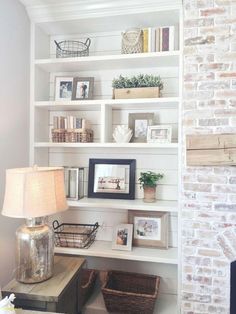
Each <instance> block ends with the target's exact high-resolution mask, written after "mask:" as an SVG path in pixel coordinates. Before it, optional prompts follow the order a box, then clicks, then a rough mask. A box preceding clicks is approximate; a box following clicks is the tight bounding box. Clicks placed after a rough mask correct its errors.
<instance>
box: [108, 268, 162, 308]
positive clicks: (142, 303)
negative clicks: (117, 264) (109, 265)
mask: <svg viewBox="0 0 236 314" xmlns="http://www.w3.org/2000/svg"><path fill="white" fill-rule="evenodd" d="M159 284H160V277H158V276H151V275H144V274H136V273H127V272H121V271H109V272H108V273H107V278H106V281H105V283H104V284H103V286H102V293H103V297H104V301H105V305H106V308H107V311H108V312H120V313H129V314H152V313H153V311H154V307H155V301H156V299H157V295H158V288H159Z"/></svg>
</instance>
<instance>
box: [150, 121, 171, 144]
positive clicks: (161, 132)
mask: <svg viewBox="0 0 236 314" xmlns="http://www.w3.org/2000/svg"><path fill="white" fill-rule="evenodd" d="M171 137H172V127H171V126H170V125H152V126H148V131H147V142H148V143H171Z"/></svg>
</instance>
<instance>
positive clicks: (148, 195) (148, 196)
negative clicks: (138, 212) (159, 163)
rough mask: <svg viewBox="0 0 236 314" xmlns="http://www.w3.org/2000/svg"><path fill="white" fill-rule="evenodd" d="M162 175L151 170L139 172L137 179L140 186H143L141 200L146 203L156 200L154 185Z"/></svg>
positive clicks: (155, 185)
mask: <svg viewBox="0 0 236 314" xmlns="http://www.w3.org/2000/svg"><path fill="white" fill-rule="evenodd" d="M163 177H164V175H163V174H161V173H155V172H152V171H147V172H141V173H140V177H139V179H138V181H139V184H140V188H143V191H144V198H143V201H144V202H147V203H152V202H155V200H156V187H157V182H158V181H159V180H161V179H162V178H163Z"/></svg>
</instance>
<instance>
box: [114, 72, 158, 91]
mask: <svg viewBox="0 0 236 314" xmlns="http://www.w3.org/2000/svg"><path fill="white" fill-rule="evenodd" d="M112 87H113V88H117V89H119V88H138V87H159V89H160V90H162V89H163V82H162V80H161V78H160V76H155V75H148V74H145V75H144V74H139V75H136V76H132V77H130V78H129V77H125V76H122V75H120V76H119V77H118V78H116V79H113V81H112Z"/></svg>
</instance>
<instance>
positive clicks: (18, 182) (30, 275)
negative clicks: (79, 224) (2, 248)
mask: <svg viewBox="0 0 236 314" xmlns="http://www.w3.org/2000/svg"><path fill="white" fill-rule="evenodd" d="M66 209H68V206H67V202H66V197H65V187H64V172H63V168H55V167H37V166H34V167H32V168H18V169H8V170H6V188H5V198H4V204H3V210H2V214H3V215H4V216H8V217H14V218H25V219H26V224H25V225H23V226H20V227H19V228H18V229H17V231H16V280H17V281H20V282H23V283H36V282H41V281H44V280H47V279H48V278H50V277H51V276H52V275H53V255H54V232H53V230H52V229H51V227H49V225H47V218H46V217H45V216H48V215H51V214H55V213H58V212H61V211H64V210H66Z"/></svg>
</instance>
